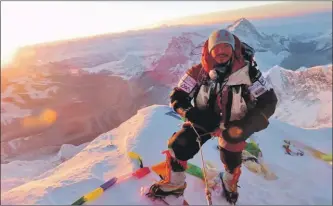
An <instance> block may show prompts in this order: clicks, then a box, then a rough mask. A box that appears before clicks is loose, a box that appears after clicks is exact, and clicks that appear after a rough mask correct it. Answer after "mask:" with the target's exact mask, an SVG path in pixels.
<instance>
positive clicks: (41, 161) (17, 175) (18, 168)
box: [1, 143, 89, 193]
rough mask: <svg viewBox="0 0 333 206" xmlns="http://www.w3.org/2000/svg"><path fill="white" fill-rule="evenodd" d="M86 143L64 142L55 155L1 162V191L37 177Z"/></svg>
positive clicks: (78, 150) (68, 157)
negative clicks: (73, 143) (77, 144)
mask: <svg viewBox="0 0 333 206" xmlns="http://www.w3.org/2000/svg"><path fill="white" fill-rule="evenodd" d="M88 144H89V143H85V144H82V145H79V146H74V145H69V144H65V145H62V147H61V148H60V150H59V152H58V153H57V154H56V155H44V156H40V157H38V159H36V160H29V161H27V160H23V161H22V160H14V161H11V162H9V163H8V164H1V193H4V192H6V191H9V190H11V189H13V188H15V187H18V186H20V185H23V184H25V183H27V182H29V181H32V180H34V179H35V178H38V176H39V175H41V174H43V173H44V172H46V171H48V170H50V169H53V168H55V167H57V166H58V165H59V164H61V163H62V162H64V161H67V160H68V159H70V158H72V157H73V156H75V155H76V154H78V153H79V152H80V151H81V150H82V149H83V148H84V147H86V146H87V145H88Z"/></svg>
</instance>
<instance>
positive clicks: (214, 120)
mask: <svg viewBox="0 0 333 206" xmlns="http://www.w3.org/2000/svg"><path fill="white" fill-rule="evenodd" d="M185 117H186V118H187V119H188V120H189V121H190V122H192V123H195V124H197V125H199V126H201V127H203V128H204V129H205V130H206V132H213V131H214V130H215V129H216V128H218V127H219V125H220V120H221V117H220V115H219V114H216V113H215V112H214V111H212V110H209V109H205V110H199V109H198V108H196V107H192V108H190V109H189V110H187V112H186V113H185Z"/></svg>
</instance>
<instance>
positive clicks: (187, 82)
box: [177, 74, 197, 93]
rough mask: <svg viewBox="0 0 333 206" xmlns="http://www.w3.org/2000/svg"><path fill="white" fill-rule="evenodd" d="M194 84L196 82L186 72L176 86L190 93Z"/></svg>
mask: <svg viewBox="0 0 333 206" xmlns="http://www.w3.org/2000/svg"><path fill="white" fill-rule="evenodd" d="M196 84H197V82H196V81H195V79H194V78H192V77H191V76H189V75H188V74H185V75H184V76H183V77H182V78H181V79H180V81H179V83H178V85H177V86H178V87H179V88H181V89H182V90H184V91H185V92H187V93H190V92H191V91H192V90H193V88H194V87H195V85H196Z"/></svg>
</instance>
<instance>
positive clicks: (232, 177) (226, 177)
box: [222, 166, 241, 204]
mask: <svg viewBox="0 0 333 206" xmlns="http://www.w3.org/2000/svg"><path fill="white" fill-rule="evenodd" d="M240 174H241V170H240V166H239V167H237V168H236V169H234V171H233V173H230V171H228V170H226V171H225V172H224V173H223V176H222V187H223V191H224V192H223V195H224V197H225V198H226V200H227V201H228V202H229V203H231V204H236V202H237V200H238V187H239V186H238V184H237V183H238V180H239V176H240Z"/></svg>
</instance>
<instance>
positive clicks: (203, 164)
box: [191, 122, 213, 205]
mask: <svg viewBox="0 0 333 206" xmlns="http://www.w3.org/2000/svg"><path fill="white" fill-rule="evenodd" d="M191 126H192V128H193V130H194V132H195V133H196V134H197V136H198V137H197V142H198V144H199V150H200V155H201V162H202V168H203V175H204V180H205V185H206V188H205V193H206V199H207V204H208V205H212V204H213V203H212V194H211V193H210V191H209V189H208V182H207V175H206V167H205V161H204V158H203V154H202V149H201V141H200V139H201V138H200V135H199V134H198V132H197V130H196V129H195V128H194V126H193V124H192V122H191Z"/></svg>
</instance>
